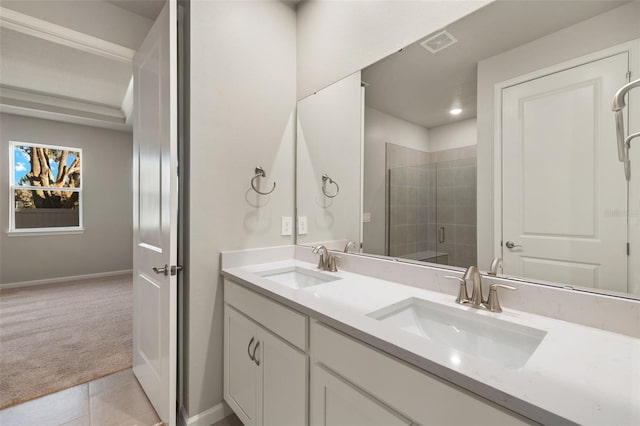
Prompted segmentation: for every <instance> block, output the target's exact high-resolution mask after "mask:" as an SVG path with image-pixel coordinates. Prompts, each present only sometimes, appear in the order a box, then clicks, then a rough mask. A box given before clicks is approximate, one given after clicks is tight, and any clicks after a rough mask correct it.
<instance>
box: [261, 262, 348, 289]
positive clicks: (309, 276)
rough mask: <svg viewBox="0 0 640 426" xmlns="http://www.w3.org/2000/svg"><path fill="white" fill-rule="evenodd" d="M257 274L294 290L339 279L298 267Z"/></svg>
mask: <svg viewBox="0 0 640 426" xmlns="http://www.w3.org/2000/svg"><path fill="white" fill-rule="evenodd" d="M257 274H258V275H260V276H261V277H265V278H267V279H269V280H271V281H274V282H277V283H278V284H282V285H284V286H287V287H290V288H293V289H296V290H299V289H303V288H307V287H312V286H314V285H318V284H324V283H328V282H331V281H336V280H339V279H340V277H335V276H333V275H329V274H323V273H322V272H318V271H312V270H311V269H307V268H301V267H300V266H288V267H285V268H279V269H271V270H269V271H262V272H258V273H257Z"/></svg>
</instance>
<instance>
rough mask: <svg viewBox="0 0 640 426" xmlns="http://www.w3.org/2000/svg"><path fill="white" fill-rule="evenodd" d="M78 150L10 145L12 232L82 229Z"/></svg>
mask: <svg viewBox="0 0 640 426" xmlns="http://www.w3.org/2000/svg"><path fill="white" fill-rule="evenodd" d="M81 153H82V150H80V149H77V148H67V147H60V146H47V145H38V144H30V143H22V142H11V159H12V172H11V191H12V192H13V197H12V198H13V203H12V208H11V215H10V216H11V230H12V231H17V230H32V231H33V230H38V231H43V230H51V228H55V229H56V230H68V229H80V228H81V227H82V214H81V210H82V209H81V202H82V186H81V164H80V161H81Z"/></svg>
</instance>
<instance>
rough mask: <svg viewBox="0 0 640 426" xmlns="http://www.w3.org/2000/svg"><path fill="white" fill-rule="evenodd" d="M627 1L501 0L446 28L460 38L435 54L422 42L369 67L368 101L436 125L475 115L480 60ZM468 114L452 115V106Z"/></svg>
mask: <svg viewBox="0 0 640 426" xmlns="http://www.w3.org/2000/svg"><path fill="white" fill-rule="evenodd" d="M625 3H627V1H610V0H602V1H573V0H569V1H560V0H559V1H544V0H543V1H498V2H496V3H493V4H490V5H489V6H486V7H484V8H482V9H480V10H478V11H477V12H475V13H473V14H471V15H469V16H467V17H465V18H463V19H461V20H459V21H457V22H455V23H453V24H451V25H449V26H447V28H446V30H447V31H448V32H450V33H451V34H452V35H453V36H454V37H455V38H456V39H457V40H458V42H457V43H455V44H453V45H451V46H450V47H448V48H446V49H444V50H441V51H439V52H438V53H435V54H432V53H430V52H428V51H427V50H426V49H425V48H423V47H422V46H420V42H422V41H423V40H425V39H427V38H429V37H424V38H423V39H421V40H419V41H418V42H416V43H414V44H412V45H410V46H407V47H406V48H404V49H402V50H401V51H400V52H398V53H395V54H393V55H391V56H389V57H387V58H385V59H383V60H381V61H379V62H376V63H375V64H373V65H371V66H369V67H367V68H365V69H364V70H363V72H362V80H363V81H364V82H366V83H367V84H369V86H367V87H366V89H365V100H366V104H367V105H368V106H370V107H373V108H376V109H378V110H380V111H383V112H385V113H387V114H389V115H392V116H395V117H398V118H401V119H404V120H406V121H409V122H411V123H414V124H418V125H420V126H423V127H426V128H431V127H435V126H439V125H443V124H447V123H451V122H454V121H460V120H464V119H468V118H473V117H475V116H476V92H477V87H476V86H477V77H476V74H477V63H478V62H479V61H481V60H483V59H486V58H489V57H492V56H495V55H497V54H499V53H502V52H505V51H507V50H510V49H513V48H515V47H517V46H520V45H523V44H525V43H527V42H530V41H532V40H536V39H538V38H540V37H542V36H544V35H547V34H550V33H552V32H556V31H558V30H560V29H562V28H565V27H568V26H570V25H573V24H576V23H578V22H581V21H583V20H585V19H588V18H590V17H593V16H595V15H599V14H601V13H604V12H606V11H607V10H610V9H613V8H616V7H619V6H621V5H623V4H625ZM454 107H458V108H462V110H463V112H462V114H460V115H459V116H456V117H453V116H452V115H450V114H449V110H450V109H452V108H454Z"/></svg>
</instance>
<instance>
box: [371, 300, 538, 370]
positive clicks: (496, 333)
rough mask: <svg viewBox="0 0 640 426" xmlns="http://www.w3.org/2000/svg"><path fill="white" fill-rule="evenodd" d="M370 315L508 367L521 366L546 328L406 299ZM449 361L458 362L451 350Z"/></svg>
mask: <svg viewBox="0 0 640 426" xmlns="http://www.w3.org/2000/svg"><path fill="white" fill-rule="evenodd" d="M368 316H369V317H371V318H374V319H377V320H379V321H382V322H384V323H386V324H388V325H390V326H393V327H397V328H399V329H401V330H404V331H407V332H409V333H413V334H416V335H418V336H421V337H423V338H425V339H427V340H429V341H433V342H436V343H439V344H441V345H445V346H448V347H450V348H452V349H455V350H457V351H459V352H462V353H465V354H468V355H472V356H475V357H478V358H482V359H486V360H490V361H493V362H495V363H498V364H500V365H501V366H504V367H507V368H513V369H518V368H520V367H522V366H524V365H525V364H526V362H527V360H529V358H530V357H531V355H532V354H533V353H534V352H535V350H536V348H537V347H538V345H539V344H540V342H542V339H544V337H545V335H546V334H547V332H546V331H543V330H538V329H535V328H531V327H527V326H523V325H519V324H514V323H511V322H508V321H504V320H500V319H498V318H493V317H489V316H486V315H480V314H479V313H478V312H469V311H465V310H462V309H455V308H451V307H447V306H444V305H441V304H438V303H433V302H428V301H426V300H422V299H417V298H409V299H405V300H403V301H401V302H398V303H395V304H393V305H390V306H387V307H385V308H382V309H380V310H377V311H375V312H371V313H369V314H368ZM451 361H452V362H453V363H454V364H459V363H460V362H461V361H460V358H459V357H458V356H457V355H456V354H455V353H453V354H452V356H451Z"/></svg>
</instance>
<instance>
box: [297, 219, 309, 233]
mask: <svg viewBox="0 0 640 426" xmlns="http://www.w3.org/2000/svg"><path fill="white" fill-rule="evenodd" d="M298 235H307V217H306V216H299V217H298Z"/></svg>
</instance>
